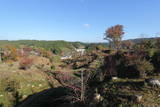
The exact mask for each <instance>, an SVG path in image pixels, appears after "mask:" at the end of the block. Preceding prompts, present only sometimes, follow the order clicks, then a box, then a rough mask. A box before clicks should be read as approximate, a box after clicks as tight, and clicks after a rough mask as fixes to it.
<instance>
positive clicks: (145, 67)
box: [135, 59, 154, 78]
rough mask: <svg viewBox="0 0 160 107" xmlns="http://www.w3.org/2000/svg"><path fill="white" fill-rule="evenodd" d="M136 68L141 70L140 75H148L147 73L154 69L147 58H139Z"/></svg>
mask: <svg viewBox="0 0 160 107" xmlns="http://www.w3.org/2000/svg"><path fill="white" fill-rule="evenodd" d="M135 66H136V69H137V70H138V71H139V74H140V77H142V78H143V77H146V75H147V74H151V73H152V72H151V71H153V69H154V67H153V65H152V64H151V63H150V62H149V61H147V60H145V59H144V60H141V59H137V60H136V63H135Z"/></svg>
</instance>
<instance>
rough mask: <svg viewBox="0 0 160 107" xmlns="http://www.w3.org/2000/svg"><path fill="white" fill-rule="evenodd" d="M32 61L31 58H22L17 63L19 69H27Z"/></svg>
mask: <svg viewBox="0 0 160 107" xmlns="http://www.w3.org/2000/svg"><path fill="white" fill-rule="evenodd" d="M32 64H33V59H32V58H28V57H27V58H22V59H21V60H20V62H19V65H20V69H28V68H30V67H31V66H32Z"/></svg>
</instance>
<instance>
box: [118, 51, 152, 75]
mask: <svg viewBox="0 0 160 107" xmlns="http://www.w3.org/2000/svg"><path fill="white" fill-rule="evenodd" d="M146 56H147V55H144V54H143V55H141V54H137V53H121V54H119V55H117V58H116V59H117V62H118V63H117V72H118V76H120V77H124V78H126V77H128V78H139V77H145V76H146V75H147V74H151V73H152V72H151V71H153V69H154V67H153V65H152V64H151V63H150V61H149V58H148V57H146Z"/></svg>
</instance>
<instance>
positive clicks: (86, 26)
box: [83, 23, 91, 28]
mask: <svg viewBox="0 0 160 107" xmlns="http://www.w3.org/2000/svg"><path fill="white" fill-rule="evenodd" d="M83 26H84V27H85V28H90V27H91V25H90V24H88V23H86V24H83Z"/></svg>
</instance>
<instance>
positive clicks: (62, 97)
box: [0, 25, 160, 107]
mask: <svg viewBox="0 0 160 107" xmlns="http://www.w3.org/2000/svg"><path fill="white" fill-rule="evenodd" d="M124 34H125V32H124V31H123V26H122V25H115V26H112V27H110V28H108V29H107V30H106V31H105V35H104V36H105V38H104V39H106V40H107V41H108V42H107V43H81V42H66V41H37V40H19V41H0V47H1V57H0V59H1V62H0V68H1V70H0V76H1V77H0V79H1V81H0V90H1V91H0V102H1V106H2V107H46V105H47V107H63V106H65V107H83V106H84V107H158V106H160V38H158V37H157V38H145V39H144V38H141V39H136V40H125V41H123V35H124ZM76 49H85V52H84V53H83V54H82V53H81V52H78V51H76ZM67 55H70V56H71V57H70V58H67V59H63V60H62V59H61V57H62V56H67Z"/></svg>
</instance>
